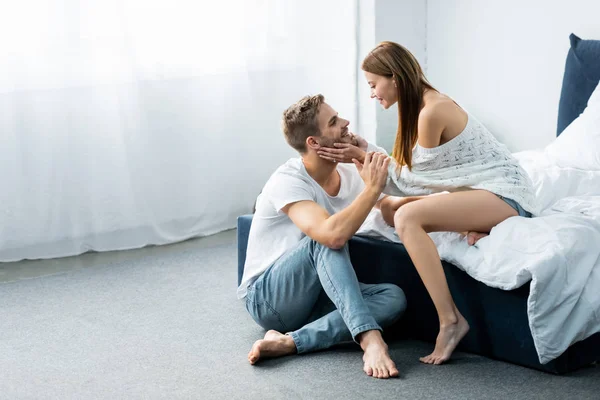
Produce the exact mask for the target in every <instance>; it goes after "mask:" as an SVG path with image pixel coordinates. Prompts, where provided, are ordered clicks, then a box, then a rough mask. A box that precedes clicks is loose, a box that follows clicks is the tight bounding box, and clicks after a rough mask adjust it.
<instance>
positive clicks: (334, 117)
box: [315, 103, 356, 147]
mask: <svg viewBox="0 0 600 400" xmlns="http://www.w3.org/2000/svg"><path fill="white" fill-rule="evenodd" d="M317 122H318V124H319V129H320V131H321V136H320V137H315V140H316V141H317V142H318V143H319V145H320V146H322V147H334V146H333V144H334V143H352V144H354V145H356V139H355V138H354V135H353V134H352V133H350V132H349V131H348V125H350V121H348V120H346V119H343V118H340V117H339V116H338V113H337V112H336V111H335V110H334V109H333V108H331V106H330V105H329V104H327V103H323V104H321V106H320V107H319V114H318V115H317Z"/></svg>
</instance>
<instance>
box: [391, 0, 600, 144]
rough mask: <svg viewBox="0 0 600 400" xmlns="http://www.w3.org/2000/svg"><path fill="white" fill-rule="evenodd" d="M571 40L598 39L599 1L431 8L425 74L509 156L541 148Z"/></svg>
mask: <svg viewBox="0 0 600 400" xmlns="http://www.w3.org/2000/svg"><path fill="white" fill-rule="evenodd" d="M419 16H420V14H419V13H417V16H416V18H417V19H418V18H419ZM397 32H398V33H400V32H401V28H398V30H397ZM571 32H573V33H575V34H576V35H578V36H579V37H581V38H584V39H600V1H598V0H570V1H564V0H504V1H476V0H428V2H427V42H426V45H427V74H428V77H429V79H430V80H431V82H432V83H433V85H434V86H435V87H436V88H437V89H439V90H440V91H442V92H444V93H446V94H448V95H450V96H452V97H453V98H454V99H455V100H457V101H458V102H460V103H461V104H462V105H463V106H464V107H466V108H467V109H468V110H469V111H471V112H472V113H473V114H474V115H475V116H476V117H477V118H478V119H480V120H481V121H482V122H483V123H484V124H485V125H486V126H487V127H488V128H489V129H490V130H491V131H492V132H493V133H494V135H496V137H497V138H498V139H499V140H500V141H502V142H503V143H505V144H506V145H508V147H509V148H510V149H511V150H513V151H519V150H526V149H531V148H536V147H540V146H544V145H546V144H547V143H549V142H550V141H551V140H552V139H553V138H554V137H555V135H556V120H557V112H558V100H559V96H560V89H561V82H562V76H563V72H564V65H565V59H566V56H567V52H568V50H569V34H570V33H571ZM399 40H401V41H402V38H399Z"/></svg>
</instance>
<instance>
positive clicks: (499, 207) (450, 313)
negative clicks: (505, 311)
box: [394, 190, 517, 364]
mask: <svg viewBox="0 0 600 400" xmlns="http://www.w3.org/2000/svg"><path fill="white" fill-rule="evenodd" d="M516 215H517V212H516V211H515V210H514V209H513V208H512V207H511V206H509V205H508V204H506V203H505V202H504V201H502V200H501V199H500V198H498V196H496V195H495V194H493V193H490V192H488V191H485V190H472V191H466V192H458V193H450V194H448V195H446V196H431V197H426V198H424V199H421V201H417V202H411V203H410V204H406V205H404V206H402V207H401V208H399V209H398V211H397V212H396V214H395V216H394V223H395V227H396V232H397V233H398V237H399V238H400V240H401V241H402V243H403V244H404V247H406V250H407V251H408V254H409V255H410V258H411V260H412V262H413V264H414V265H415V267H416V268H417V271H418V272H419V275H420V277H421V279H422V280H423V283H424V284H425V287H426V288H427V291H428V292H429V295H430V296H431V299H432V300H433V303H434V305H435V308H436V310H437V313H438V317H439V321H440V332H439V335H438V337H437V340H436V345H435V349H434V351H433V353H431V354H430V355H428V356H426V357H423V358H421V361H422V362H424V363H428V364H441V363H443V362H444V361H447V360H448V359H449V358H450V356H451V354H452V352H453V351H454V349H455V348H456V346H457V345H458V343H459V342H460V340H461V339H462V338H463V337H464V336H465V335H466V333H467V332H468V330H469V324H468V323H467V321H466V320H465V319H464V317H463V316H462V315H461V314H460V312H459V311H458V309H457V308H456V305H455V304H454V300H453V299H452V296H451V294H450V290H449V289H448V283H447V282H446V276H445V275H444V270H443V268H442V263H441V261H440V256H439V254H438V251H437V248H436V247H435V244H434V243H433V241H432V240H431V238H430V237H429V235H428V234H427V233H429V232H441V231H450V232H465V231H467V232H469V231H477V232H489V231H490V230H491V229H492V228H493V227H494V226H496V225H498V224H499V223H500V222H502V221H504V220H505V219H507V218H509V217H512V216H516Z"/></svg>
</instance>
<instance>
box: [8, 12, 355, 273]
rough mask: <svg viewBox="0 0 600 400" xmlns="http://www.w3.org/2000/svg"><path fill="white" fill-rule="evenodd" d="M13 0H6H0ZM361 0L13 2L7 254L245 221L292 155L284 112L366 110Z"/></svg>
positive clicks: (124, 242) (108, 245)
mask: <svg viewBox="0 0 600 400" xmlns="http://www.w3.org/2000/svg"><path fill="white" fill-rule="evenodd" d="M3 3H5V1H3ZM355 10H356V2H354V1H348V0H328V1H322V0H298V1H295V0H294V1H292V0H286V1H278V0H271V1H269V0H264V1H257V0H250V1H245V0H237V1H233V0H213V1H198V0H195V1H186V0H88V1H85V0H47V1H45V0H19V1H14V2H13V1H11V2H6V4H4V6H3V7H2V12H1V13H0V71H1V72H0V174H1V176H2V183H3V185H2V190H0V261H15V260H20V259H25V258H29V259H36V258H52V257H62V256H68V255H75V254H80V253H82V252H85V251H88V250H96V251H105V250H115V249H126V248H136V247H142V246H145V245H149V244H165V243H171V242H175V241H180V240H184V239H187V238H190V237H194V236H202V235H208V234H212V233H215V232H218V231H222V230H225V229H229V228H233V227H234V226H235V220H236V217H237V216H238V215H240V214H244V213H248V212H250V211H251V207H252V205H253V203H254V199H255V197H256V195H257V194H258V193H259V191H260V189H261V188H262V185H263V184H264V182H265V181H266V179H267V178H268V177H269V175H270V174H271V173H272V172H273V171H274V169H275V168H276V167H277V166H278V165H280V164H281V163H282V162H284V161H285V160H286V159H287V158H289V157H290V156H294V155H295V154H294V152H293V151H292V150H291V149H290V148H288V146H287V144H286V143H285V141H284V139H283V135H282V133H281V129H280V118H281V113H282V111H283V110H284V109H285V108H286V107H287V106H288V105H289V104H291V103H293V102H294V101H296V100H298V99H299V98H300V97H301V96H303V95H305V94H315V93H323V94H324V95H325V96H326V98H327V101H328V102H329V103H330V104H332V106H333V107H334V108H335V109H337V110H338V111H339V112H340V115H343V116H344V117H347V118H349V119H350V120H351V121H353V120H354V119H355V118H356V104H357V103H356V101H357V99H356V91H357V90H356V84H357V83H356V82H357V80H356V71H357V68H356V66H357V64H356V61H357V60H356V21H355Z"/></svg>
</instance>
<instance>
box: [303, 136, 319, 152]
mask: <svg viewBox="0 0 600 400" xmlns="http://www.w3.org/2000/svg"><path fill="white" fill-rule="evenodd" d="M306 148H307V149H313V150H319V149H320V148H321V145H320V144H319V142H318V141H317V138H316V137H314V136H309V137H307V138H306Z"/></svg>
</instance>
